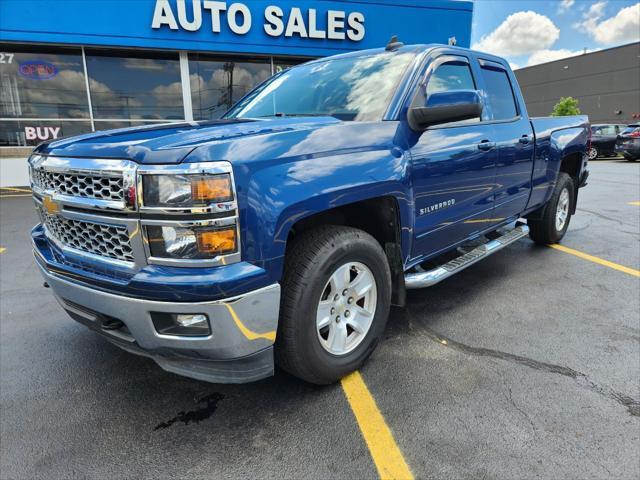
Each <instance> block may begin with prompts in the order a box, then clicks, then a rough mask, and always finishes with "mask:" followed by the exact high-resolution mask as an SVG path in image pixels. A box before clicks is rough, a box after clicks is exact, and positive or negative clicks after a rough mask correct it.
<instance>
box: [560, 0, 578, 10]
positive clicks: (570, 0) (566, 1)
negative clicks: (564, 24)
mask: <svg viewBox="0 0 640 480" xmlns="http://www.w3.org/2000/svg"><path fill="white" fill-rule="evenodd" d="M574 3H576V0H562V1H561V2H560V5H559V6H558V13H564V12H566V11H567V10H569V9H570V8H571V7H573V4H574Z"/></svg>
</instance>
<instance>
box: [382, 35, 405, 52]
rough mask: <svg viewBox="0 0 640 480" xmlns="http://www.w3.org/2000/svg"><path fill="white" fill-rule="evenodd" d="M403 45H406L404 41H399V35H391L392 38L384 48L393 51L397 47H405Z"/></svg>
mask: <svg viewBox="0 0 640 480" xmlns="http://www.w3.org/2000/svg"><path fill="white" fill-rule="evenodd" d="M403 46H404V43H402V42H399V41H398V36H397V35H393V36H392V37H391V40H389V43H387V46H386V47H384V49H385V50H386V51H387V52H393V51H394V50H397V49H399V48H400V47H403Z"/></svg>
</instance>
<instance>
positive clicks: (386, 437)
mask: <svg viewBox="0 0 640 480" xmlns="http://www.w3.org/2000/svg"><path fill="white" fill-rule="evenodd" d="M341 383H342V388H343V389H344V393H345V395H346V397H347V401H348V402H349V405H350V406H351V410H352V411H353V414H354V415H355V417H356V420H357V422H358V426H359V427H360V432H362V436H363V437H364V440H365V442H366V443H367V447H369V453H370V454H371V457H372V458H373V463H375V465H376V468H377V469H378V474H379V475H380V478H382V479H409V480H411V479H413V474H412V473H411V470H410V469H409V466H408V465H407V462H406V461H405V459H404V457H403V456H402V452H401V451H400V449H399V448H398V445H397V444H396V441H395V440H394V438H393V434H392V433H391V430H390V429H389V427H388V426H387V422H385V420H384V417H383V416H382V413H380V410H378V406H377V405H376V401H375V400H374V398H373V397H372V396H371V392H369V389H368V388H367V385H366V384H365V383H364V380H363V379H362V376H361V375H360V373H359V372H353V373H351V374H349V375H347V376H346V377H344V378H343V379H342V381H341Z"/></svg>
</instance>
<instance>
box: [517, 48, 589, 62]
mask: <svg viewBox="0 0 640 480" xmlns="http://www.w3.org/2000/svg"><path fill="white" fill-rule="evenodd" d="M587 51H588V50H587ZM583 53H584V51H583V50H568V49H566V48H560V49H558V50H546V49H545V50H540V51H537V52H535V53H534V54H532V55H531V56H530V57H529V60H528V61H527V67H530V66H532V65H538V64H540V63H547V62H553V61H554V60H562V59H563V58H569V57H576V56H578V55H582V54H583Z"/></svg>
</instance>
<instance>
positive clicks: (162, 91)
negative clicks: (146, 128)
mask: <svg viewBox="0 0 640 480" xmlns="http://www.w3.org/2000/svg"><path fill="white" fill-rule="evenodd" d="M85 53H86V57H87V71H88V74H89V88H90V90H91V103H92V105H93V116H94V118H96V119H100V118H105V119H116V118H122V119H130V120H174V119H176V120H178V119H183V118H184V107H183V102H182V83H181V81H180V61H179V59H178V54H177V53H169V54H164V53H151V52H149V53H146V52H145V53H141V52H126V51H116V52H115V53H114V52H113V51H109V52H106V51H102V50H89V49H87V50H86V52H85ZM96 128H97V126H96Z"/></svg>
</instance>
